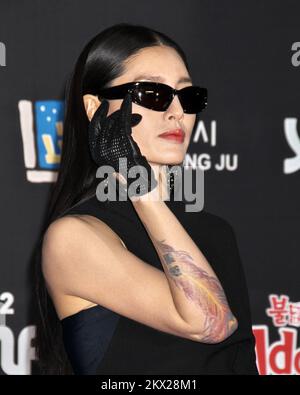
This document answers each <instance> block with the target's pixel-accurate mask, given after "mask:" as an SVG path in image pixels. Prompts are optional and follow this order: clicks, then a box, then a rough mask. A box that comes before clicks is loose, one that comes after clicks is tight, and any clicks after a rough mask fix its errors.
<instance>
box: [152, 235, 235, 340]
mask: <svg viewBox="0 0 300 395" xmlns="http://www.w3.org/2000/svg"><path fill="white" fill-rule="evenodd" d="M157 245H158V248H159V250H160V251H161V254H162V256H163V260H164V262H165V264H166V266H167V268H168V272H169V273H170V276H171V278H172V280H173V281H174V282H175V284H176V286H177V287H178V288H180V289H182V290H183V291H184V293H185V295H186V297H187V298H188V299H189V300H190V301H191V302H192V303H194V304H195V306H198V307H199V308H200V309H201V311H202V313H203V314H204V317H205V319H204V327H203V328H204V329H203V333H201V334H200V335H201V339H203V342H205V343H215V342H218V340H219V339H222V338H225V339H226V338H227V337H229V336H230V335H231V334H232V333H233V332H234V331H235V330H236V328H237V320H236V319H235V317H234V316H233V314H232V313H231V311H230V308H229V306H228V302H227V298H226V296H225V293H224V291H223V288H222V286H221V284H220V282H219V280H218V279H217V278H216V277H214V276H211V275H209V274H208V273H207V272H206V271H205V270H203V269H202V268H200V267H199V266H197V265H196V264H195V262H194V260H193V258H192V257H191V256H190V255H189V254H188V253H187V252H186V251H180V250H179V251H176V250H175V249H174V248H173V247H172V246H170V245H168V244H166V243H165V240H163V241H159V240H157Z"/></svg>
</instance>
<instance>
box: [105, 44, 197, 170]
mask: <svg viewBox="0 0 300 395" xmlns="http://www.w3.org/2000/svg"><path fill="white" fill-rule="evenodd" d="M124 66H125V72H124V73H123V74H122V76H120V77H118V78H116V79H114V80H112V82H111V84H110V86H116V85H120V84H124V83H127V82H132V81H134V80H138V81H154V82H163V83H165V84H167V85H169V86H171V87H173V88H175V89H181V88H184V87H186V86H191V85H192V82H180V80H181V79H182V78H186V77H187V78H190V75H189V73H188V71H187V69H186V67H185V64H184V62H183V61H182V59H181V57H180V56H179V55H178V53H177V52H176V51H175V50H174V49H173V48H171V47H167V46H157V47H149V48H144V49H142V50H140V51H139V53H138V54H136V55H134V56H132V57H130V58H129V59H128V60H127V61H126V62H125V65H124ZM144 75H146V76H147V77H144V78H143V77H142V76H144ZM139 76H141V77H139ZM150 76H156V77H159V78H160V80H158V79H155V78H151V77H150ZM137 77H138V79H137ZM122 101H123V99H115V100H109V111H108V115H109V114H111V113H112V112H114V111H116V110H118V109H119V108H120V106H121V104H122ZM132 113H138V114H141V115H142V119H141V121H140V122H139V124H138V125H136V126H134V127H132V137H133V139H134V140H135V141H136V143H137V144H138V146H139V148H140V150H141V153H142V155H144V156H145V157H146V158H147V160H148V161H149V162H152V163H156V164H171V165H174V164H180V163H182V162H183V160H184V158H185V154H186V151H187V148H188V145H189V142H190V139H191V134H192V130H193V127H194V124H195V120H196V115H195V114H185V113H184V112H183V109H182V107H181V104H180V101H179V99H178V96H177V95H176V96H175V97H174V99H173V101H172V102H171V104H170V106H169V107H168V108H167V110H166V111H164V112H159V111H154V110H150V109H147V108H145V107H142V106H140V105H138V104H135V103H132ZM177 128H181V129H182V130H183V131H184V133H185V138H184V141H183V142H182V143H180V142H177V141H174V140H171V139H164V138H161V137H159V134H161V133H163V132H166V131H168V130H172V129H177Z"/></svg>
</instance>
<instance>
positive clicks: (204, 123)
mask: <svg viewBox="0 0 300 395" xmlns="http://www.w3.org/2000/svg"><path fill="white" fill-rule="evenodd" d="M299 15H300V2H299V1H289V0H285V1H271V0H270V1H263V0H261V1H253V0H251V1H250V0H244V1H242V2H241V1H232V0H227V1H221V0H209V1H208V0H206V1H202V0H197V1H196V0H195V1H193V0H187V1H185V2H183V1H180V0H172V1H156V0H152V1H137V0H135V1H132V0H126V1H121V0H110V1H106V0H100V1H96V0H84V1H83V0H74V1H70V0H64V1H57V0H53V1H51V2H50V1H45V0H27V1H25V0H18V1H16V0H13V1H11V0H10V1H9V0H2V1H1V3H0V114H1V119H0V131H1V135H0V136H1V144H0V152H1V154H0V157H1V167H0V168H1V194H0V199H1V204H0V207H1V238H0V242H1V266H0V372H1V374H3V375H11V374H21V375H30V374H35V373H36V371H35V365H36V360H35V349H34V345H33V344H34V338H35V333H36V327H35V325H34V317H33V314H32V306H33V303H34V294H33V292H32V289H33V286H34V279H33V271H32V266H31V261H32V256H33V252H34V246H35V243H36V241H37V238H38V236H39V232H40V229H41V226H42V224H43V219H44V215H45V212H46V203H47V201H48V197H49V193H50V190H51V187H52V186H53V183H54V182H55V181H56V177H57V171H58V169H59V164H60V156H61V149H62V143H61V142H62V136H63V114H64V92H65V84H66V81H67V80H68V78H69V76H70V73H71V70H72V69H73V66H74V63H75V61H76V59H77V57H78V55H79V53H80V52H81V50H82V48H83V46H84V45H85V44H86V43H87V42H88V41H89V40H90V39H91V38H92V37H93V36H95V35H96V34H97V33H99V32H100V31H102V30H103V29H105V28H107V27H109V26H111V25H114V24H116V23H120V22H128V23H133V24H141V25H145V26H148V27H151V28H154V29H156V30H159V31H162V32H163V33H166V34H167V35H169V36H170V37H171V38H173V39H174V40H175V41H176V42H178V43H179V45H181V46H182V48H183V49H184V51H185V52H186V55H187V58H188V61H189V64H190V68H191V74H192V77H193V80H194V83H196V84H199V85H202V86H205V87H207V89H208V107H207V109H206V110H205V111H204V112H203V113H202V114H201V117H200V118H199V120H197V123H196V124H195V130H194V132H193V137H192V140H191V144H190V146H189V149H188V152H187V155H186V163H187V164H188V165H189V166H192V167H193V168H194V169H196V168H201V169H202V170H204V182H205V200H204V207H205V209H206V210H207V211H210V212H212V213H214V214H216V215H219V216H221V217H223V218H225V219H226V220H227V221H229V222H230V223H231V224H232V226H233V227H234V230H235V232H236V237H237V241H238V246H239V251H240V255H241V259H242V263H243V267H244V270H245V274H246V279H247V283H248V288H249V298H250V304H251V311H252V320H253V333H254V335H255V337H256V355H257V366H258V369H259V372H260V374H261V375H280V374H284V375H298V374H300V339H299V326H300V280H299V278H300V249H299V228H300V212H299V206H300V138H299V133H300V124H299V117H300V20H299Z"/></svg>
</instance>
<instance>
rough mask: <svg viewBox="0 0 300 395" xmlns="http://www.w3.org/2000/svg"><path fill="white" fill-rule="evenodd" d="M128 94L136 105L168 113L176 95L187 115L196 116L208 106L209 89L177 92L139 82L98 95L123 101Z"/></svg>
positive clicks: (100, 92) (108, 89) (106, 89)
mask: <svg viewBox="0 0 300 395" xmlns="http://www.w3.org/2000/svg"><path fill="white" fill-rule="evenodd" d="M127 93H130V94H131V100H132V101H133V102H134V103H136V104H139V105H140V106H143V107H146V108H149V109H151V110H154V111H166V109H167V108H168V107H169V105H170V104H171V102H172V100H173V98H174V96H175V95H178V98H179V101H180V104H181V106H182V108H183V111H184V112H185V113H187V114H196V113H198V112H201V111H202V110H204V109H205V108H206V106H207V89H206V88H201V87H199V86H187V87H185V88H182V89H179V90H177V89H174V88H172V87H171V86H169V85H166V84H162V83H159V82H146V81H139V82H128V83H126V84H122V85H118V86H112V87H110V88H105V89H101V90H100V91H98V92H97V95H98V97H99V98H101V97H102V98H105V99H123V98H124V97H125V96H126V94H127Z"/></svg>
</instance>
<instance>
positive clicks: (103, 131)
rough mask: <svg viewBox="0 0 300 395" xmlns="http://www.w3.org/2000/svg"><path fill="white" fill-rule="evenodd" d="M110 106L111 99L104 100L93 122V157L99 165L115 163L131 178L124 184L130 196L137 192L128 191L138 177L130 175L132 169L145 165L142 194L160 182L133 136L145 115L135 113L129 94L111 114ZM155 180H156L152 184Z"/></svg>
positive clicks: (139, 189)
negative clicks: (134, 130)
mask: <svg viewBox="0 0 300 395" xmlns="http://www.w3.org/2000/svg"><path fill="white" fill-rule="evenodd" d="M108 108H109V103H108V101H107V100H106V99H103V101H102V103H101V105H100V106H99V108H98V109H97V110H96V112H95V114H94V116H93V118H92V119H91V122H90V124H89V130H88V133H89V137H88V138H89V148H90V152H91V155H92V158H93V160H94V161H95V163H96V164H97V165H98V166H101V165H109V166H112V167H113V168H114V169H115V171H116V172H117V173H120V174H121V175H122V176H123V177H124V178H125V179H127V185H124V184H123V183H121V184H122V185H121V188H124V189H125V193H127V192H128V197H129V198H131V197H132V196H136V194H135V192H133V193H130V192H129V191H128V189H129V186H130V184H131V183H132V182H133V181H135V178H130V177H128V172H129V170H130V169H131V168H132V167H133V166H136V165H140V166H143V167H144V168H145V169H146V174H145V176H146V177H145V176H143V173H142V172H141V173H139V172H138V173H137V177H138V179H139V183H140V185H139V187H138V188H137V193H138V194H139V195H140V196H142V195H144V194H146V193H148V192H150V191H151V190H152V189H154V188H155V187H156V186H157V184H158V183H157V180H156V179H155V174H154V172H153V169H152V168H151V166H150V164H149V163H148V162H147V159H146V157H145V156H143V155H142V154H141V151H140V149H139V147H138V145H137V143H136V142H135V141H134V139H133V138H132V135H131V133H132V130H131V127H132V126H136V125H137V124H138V123H139V122H140V120H141V119H142V116H141V115H140V114H132V113H131V110H132V101H131V96H130V94H129V93H128V94H127V95H126V96H125V98H124V100H123V102H122V104H121V107H120V109H119V110H117V111H115V112H113V113H112V114H110V115H109V116H108V117H107V113H108ZM126 159H127V164H126ZM119 160H120V162H119ZM151 179H153V183H152V185H151ZM119 184H120V182H119ZM133 189H135V188H133ZM131 195H132V196H131Z"/></svg>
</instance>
